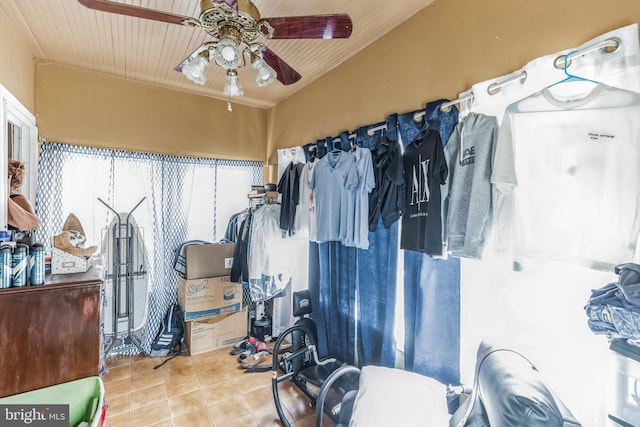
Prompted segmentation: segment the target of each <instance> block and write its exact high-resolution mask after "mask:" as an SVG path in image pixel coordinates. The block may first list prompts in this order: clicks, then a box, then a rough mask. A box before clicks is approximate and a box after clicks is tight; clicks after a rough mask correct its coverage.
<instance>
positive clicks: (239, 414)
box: [103, 347, 335, 427]
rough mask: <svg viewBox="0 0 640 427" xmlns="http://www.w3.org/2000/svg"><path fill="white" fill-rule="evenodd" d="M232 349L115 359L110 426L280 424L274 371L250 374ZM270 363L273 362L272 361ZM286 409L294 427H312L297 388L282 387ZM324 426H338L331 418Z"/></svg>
mask: <svg viewBox="0 0 640 427" xmlns="http://www.w3.org/2000/svg"><path fill="white" fill-rule="evenodd" d="M230 349H231V347H229V348H224V349H220V350H217V351H213V352H209V353H204V354H201V355H197V356H193V357H189V356H183V355H181V356H179V357H177V358H175V359H173V360H171V361H169V362H167V363H166V364H165V365H163V366H162V367H161V368H158V369H153V368H154V366H157V365H158V364H159V363H161V362H162V361H163V360H164V359H165V358H158V357H154V358H151V357H145V356H113V357H110V358H109V359H107V366H108V367H109V373H108V374H106V375H105V376H104V378H103V380H104V386H105V395H106V400H107V404H108V409H107V420H106V425H107V426H108V427H120V426H123V427H125V426H126V427H128V426H135V427H140V426H158V427H165V426H167V427H168V426H173V427H182V426H189V427H197V426H207V427H211V426H213V427H234V426H242V427H252V426H259V427H266V426H281V425H282V423H281V422H280V420H279V418H278V415H277V412H276V409H275V404H274V401H273V394H272V391H271V371H268V372H262V373H246V372H245V370H244V369H242V368H240V364H239V363H238V362H237V356H232V355H230V354H229V351H230ZM269 360H270V359H269ZM279 390H281V391H280V396H281V400H282V401H283V409H284V411H285V412H286V413H287V414H288V417H287V419H288V420H289V422H290V423H291V425H292V426H295V427H311V426H313V425H314V422H315V410H314V409H310V408H309V407H308V405H307V402H308V399H307V398H306V397H305V396H304V395H302V393H301V392H300V391H299V389H298V388H297V387H295V386H293V385H290V383H289V382H288V381H283V382H282V383H280V386H279ZM323 426H328V427H334V426H335V423H333V422H332V421H331V420H330V419H329V418H328V417H326V416H325V417H324V421H323Z"/></svg>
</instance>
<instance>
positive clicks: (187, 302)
mask: <svg viewBox="0 0 640 427" xmlns="http://www.w3.org/2000/svg"><path fill="white" fill-rule="evenodd" d="M178 302H179V303H180V307H182V311H183V312H184V320H186V321H190V320H194V319H199V318H202V317H209V316H217V315H220V314H227V313H234V312H236V311H240V310H241V308H242V284H241V283H235V282H232V281H231V279H230V278H229V276H222V277H207V278H202V279H192V280H188V279H185V278H184V277H182V276H179V277H178Z"/></svg>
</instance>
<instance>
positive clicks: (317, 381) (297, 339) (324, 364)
mask: <svg viewBox="0 0 640 427" xmlns="http://www.w3.org/2000/svg"><path fill="white" fill-rule="evenodd" d="M311 311H312V307H311V297H310V293H309V291H308V290H302V291H297V292H294V294H293V316H294V317H295V318H297V320H296V322H295V324H294V325H293V326H292V327H290V328H288V329H287V330H285V331H284V332H283V333H281V334H280V335H279V336H278V339H277V340H276V343H275V346H274V348H273V363H272V366H271V371H272V378H271V388H272V391H273V399H274V402H275V406H276V410H277V412H278V417H279V418H280V421H281V422H282V425H283V426H284V427H290V426H291V424H290V422H289V420H287V418H286V415H285V413H284V410H283V408H282V402H281V400H280V389H279V387H280V385H281V384H282V383H284V382H285V381H288V382H290V383H293V384H294V385H295V386H296V387H298V388H299V389H300V391H302V393H304V395H305V396H306V397H307V398H308V399H309V402H308V405H309V407H311V408H316V403H317V402H318V396H319V390H321V389H322V386H323V385H325V382H326V381H327V379H328V378H329V376H330V375H331V374H332V373H333V372H334V371H336V370H338V368H340V367H341V366H344V365H345V364H344V363H342V362H341V361H339V360H338V359H336V358H333V357H327V358H324V359H320V358H319V357H318V350H317V343H318V331H317V327H316V324H315V322H314V321H313V320H312V319H311V318H310V317H307V316H308V315H309V314H310V313H311ZM289 336H290V337H291V339H290V340H289V341H290V344H291V346H290V348H287V349H286V350H285V351H283V352H281V347H283V343H286V341H287V338H288V337H289ZM283 350H284V348H283ZM328 386H330V387H328ZM357 387H358V376H357V375H356V376H349V375H344V376H341V377H340V378H339V379H337V380H335V381H331V384H327V387H325V390H323V396H322V397H323V399H322V401H321V402H320V403H321V404H320V406H319V408H320V410H321V411H322V412H324V413H325V414H327V415H328V416H329V418H331V419H332V420H333V421H334V422H335V423H336V424H340V421H341V417H340V410H341V402H342V398H343V396H344V395H345V394H347V393H348V392H350V391H352V390H355V389H357ZM316 409H317V408H316ZM316 417H320V418H322V414H316Z"/></svg>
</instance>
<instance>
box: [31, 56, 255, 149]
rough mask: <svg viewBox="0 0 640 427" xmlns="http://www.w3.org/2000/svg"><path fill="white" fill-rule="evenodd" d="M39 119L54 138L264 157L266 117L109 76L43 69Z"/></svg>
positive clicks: (38, 85)
mask: <svg viewBox="0 0 640 427" xmlns="http://www.w3.org/2000/svg"><path fill="white" fill-rule="evenodd" d="M36 77H37V79H36V89H35V90H36V117H37V123H38V129H39V133H40V135H41V136H43V137H44V138H46V139H47V140H49V141H55V142H62V143H68V144H78V145H89V146H94V147H109V148H116V149H127V150H135V151H144V152H152V153H165V154H177V155H186V156H202V157H216V158H233V159H249V160H264V158H265V146H266V142H265V138H266V135H267V112H266V110H261V109H258V108H251V107H245V106H241V105H237V104H234V106H233V113H230V112H228V111H227V109H226V108H227V104H226V102H223V101H219V100H214V99H212V98H207V97H202V96H195V95H191V94H186V93H182V92H176V91H170V90H167V89H162V88H158V87H154V86H150V85H143V84H140V83H136V82H132V81H127V80H124V79H119V78H115V77H110V76H107V75H104V74H98V73H94V72H89V71H84V70H80V69H76V68H70V67H63V66H59V65H54V64H38V66H37V75H36Z"/></svg>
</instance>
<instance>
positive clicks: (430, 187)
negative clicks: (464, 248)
mask: <svg viewBox="0 0 640 427" xmlns="http://www.w3.org/2000/svg"><path fill="white" fill-rule="evenodd" d="M402 161H403V165H404V177H405V195H406V200H405V213H404V216H403V217H402V236H401V239H400V248H402V249H408V250H412V251H417V252H423V253H426V254H429V255H442V221H441V218H440V197H441V196H440V186H441V185H442V184H444V183H445V181H446V179H447V174H448V169H447V163H446V161H445V158H444V152H443V150H442V142H441V140H440V134H439V133H438V132H437V131H433V130H430V131H428V132H427V135H426V136H425V137H424V138H423V139H420V140H416V141H414V142H412V143H411V144H409V146H408V147H407V149H406V150H405V152H404V154H403V155H402Z"/></svg>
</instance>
